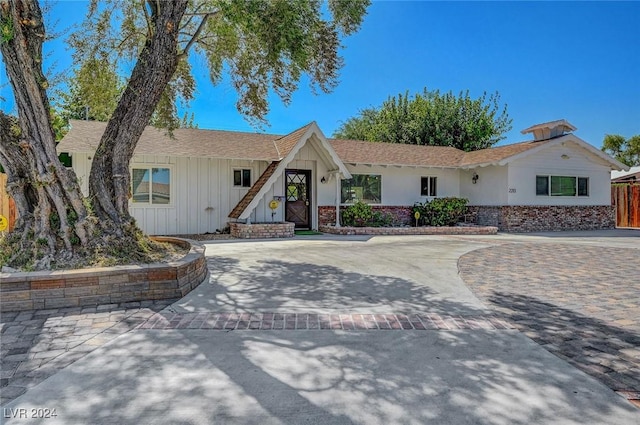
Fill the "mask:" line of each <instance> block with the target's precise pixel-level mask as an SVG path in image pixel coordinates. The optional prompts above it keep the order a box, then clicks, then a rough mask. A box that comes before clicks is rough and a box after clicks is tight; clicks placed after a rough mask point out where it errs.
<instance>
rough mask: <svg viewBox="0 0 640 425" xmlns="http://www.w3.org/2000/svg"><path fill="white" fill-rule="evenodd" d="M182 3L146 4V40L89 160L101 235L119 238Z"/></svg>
mask: <svg viewBox="0 0 640 425" xmlns="http://www.w3.org/2000/svg"><path fill="white" fill-rule="evenodd" d="M187 4H188V1H187V0H174V1H170V2H169V1H160V2H156V1H149V2H148V7H149V8H150V10H151V11H152V14H151V21H152V26H151V31H152V33H151V34H148V36H147V42H146V44H145V46H144V48H143V50H142V52H141V53H140V56H139V57H138V61H137V63H136V66H135V68H134V69H133V72H132V74H131V78H130V80H129V83H128V85H127V88H126V89H125V91H124V93H123V95H122V97H121V99H120V101H119V103H118V106H117V107H116V110H115V111H114V113H113V116H112V117H111V119H110V120H109V123H108V124H107V128H106V130H105V132H104V134H103V136H102V139H101V141H100V145H99V146H98V149H97V151H96V153H95V155H94V159H93V164H92V166H91V174H90V178H89V192H90V197H91V200H92V203H93V207H94V211H95V213H96V215H97V216H98V218H99V219H100V222H101V224H102V230H103V232H106V233H109V234H111V235H113V236H117V237H119V238H122V237H123V236H127V235H130V234H131V231H132V230H133V229H135V227H134V221H133V218H132V217H131V216H130V215H129V208H128V201H129V194H130V177H129V163H130V161H131V157H132V156H133V151H134V149H135V147H136V144H137V143H138V139H139V138H140V135H141V134H142V132H143V130H144V128H145V126H147V125H148V124H149V121H150V120H151V116H152V115H153V112H154V110H155V108H156V106H157V105H158V102H159V101H160V98H161V97H162V93H163V92H164V90H165V88H166V87H167V84H168V83H169V81H170V80H171V77H172V76H173V74H174V73H175V71H176V68H177V66H178V61H179V60H180V59H179V57H178V28H179V25H180V21H181V19H182V16H183V14H184V12H185V10H186V7H187Z"/></svg>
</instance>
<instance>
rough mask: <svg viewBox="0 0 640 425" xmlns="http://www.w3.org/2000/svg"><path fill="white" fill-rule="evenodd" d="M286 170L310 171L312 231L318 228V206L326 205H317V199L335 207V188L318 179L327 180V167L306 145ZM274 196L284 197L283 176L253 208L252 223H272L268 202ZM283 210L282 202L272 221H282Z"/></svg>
mask: <svg viewBox="0 0 640 425" xmlns="http://www.w3.org/2000/svg"><path fill="white" fill-rule="evenodd" d="M287 169H297V170H310V171H311V206H312V207H311V227H312V228H314V229H317V228H318V217H317V212H318V208H317V206H318V205H326V204H323V203H319V201H318V200H319V199H320V200H321V201H325V200H326V199H328V198H330V199H331V202H332V204H329V205H335V186H332V185H330V184H321V183H320V179H322V177H323V176H324V177H325V178H327V179H328V178H329V175H328V172H327V166H326V165H325V164H324V161H322V160H321V158H320V156H319V154H318V152H317V150H316V149H315V147H314V146H312V144H311V143H306V144H305V145H304V146H303V147H302V148H300V150H299V151H298V152H297V153H296V155H295V157H294V159H293V160H292V161H291V162H290V163H289V164H288V165H287ZM331 187H333V192H334V193H333V196H332V197H331V196H330V194H329V193H328V192H330V191H331ZM274 196H285V182H284V175H280V176H279V177H278V179H277V180H276V182H275V183H274V184H273V186H272V187H271V188H269V190H268V192H267V193H266V194H265V196H264V197H262V199H261V200H260V202H259V203H258V206H257V207H256V208H255V210H254V211H253V213H252V214H251V221H252V222H264V221H266V222H269V221H272V217H271V209H270V208H269V202H271V200H272V199H273V197H274ZM284 208H285V204H284V202H282V203H281V204H280V206H279V207H278V209H277V210H276V214H275V216H274V217H273V221H283V220H284Z"/></svg>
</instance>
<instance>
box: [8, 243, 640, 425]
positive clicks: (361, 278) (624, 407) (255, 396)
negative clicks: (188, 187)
mask: <svg viewBox="0 0 640 425" xmlns="http://www.w3.org/2000/svg"><path fill="white" fill-rule="evenodd" d="M534 238H535V237H534ZM531 240H534V239H531ZM545 240H546V239H545ZM632 240H633V238H632ZM635 240H638V239H635ZM510 242H513V240H511V239H508V238H504V237H501V236H498V237H496V238H493V239H492V238H486V237H485V238H459V237H378V238H372V239H366V238H318V239H308V238H307V239H301V238H296V239H295V240H290V241H270V242H227V243H215V244H210V245H208V247H207V257H208V261H209V266H210V270H211V276H210V279H209V281H208V282H205V283H203V284H202V285H201V286H200V287H199V288H197V290H195V291H194V292H192V293H191V294H189V295H188V296H187V297H185V298H183V299H182V300H180V301H178V302H177V303H175V304H173V305H171V306H169V307H168V308H166V309H165V310H163V311H162V312H161V313H160V314H156V315H154V316H152V317H151V318H150V319H149V320H147V321H146V322H145V323H143V324H142V325H141V326H140V327H138V328H137V329H136V330H133V331H130V332H127V333H125V334H123V335H121V336H118V337H116V338H115V339H113V340H111V341H110V342H108V343H107V344H105V345H103V346H101V347H100V348H98V349H97V350H95V351H93V352H91V353H90V354H88V355H86V356H84V357H83V358H81V359H79V360H78V361H76V362H75V363H73V364H72V365H70V366H68V367H66V368H64V369H62V370H61V371H59V372H58V373H56V374H55V375H53V376H51V377H50V378H48V379H46V380H45V381H44V382H42V383H40V384H39V385H37V386H35V387H33V388H32V389H30V390H29V391H28V392H27V393H26V394H24V395H22V396H20V397H18V398H17V399H15V400H14V401H12V402H11V403H9V404H7V405H6V406H4V411H3V413H4V415H3V416H5V418H4V420H5V421H6V423H21V424H22V423H46V424H53V423H60V424H73V423H78V424H80V423H82V424H84V423H98V424H102V423H104V424H107V423H118V424H123V423H124V424H128V423H131V424H144V423H150V424H151V423H153V424H157V423H166V424H176V423H178V424H180V423H184V424H200V423H202V424H207V423H243V424H244V423H256V424H257V423H260V424H263V423H278V424H280V423H287V424H299V423H318V424H327V423H330V424H332V423H336V424H338V423H340V424H347V423H361V424H377V423H379V424H389V423H416V424H418V423H419V424H422V423H434V424H557V423H562V424H585V423H591V424H602V423H616V424H639V423H640V410H638V409H636V408H634V407H633V406H632V405H631V404H630V403H628V402H627V401H626V400H624V399H623V398H622V397H620V396H618V395H616V394H615V393H614V392H613V391H612V390H611V389H609V388H607V387H606V386H605V385H603V384H602V383H600V382H598V381H597V380H596V379H594V378H592V377H590V376H589V375H587V374H585V373H584V372H582V371H580V370H578V369H576V368H575V367H573V366H571V365H570V364H569V363H567V362H566V361H564V360H562V359H560V358H558V357H556V356H554V355H552V354H550V353H549V352H548V351H546V350H544V349H543V348H542V347H540V346H539V345H538V344H536V343H535V342H533V341H532V340H531V339H530V338H528V337H527V336H525V335H524V334H523V333H521V332H518V331H516V330H514V329H509V328H510V326H509V324H508V323H506V324H505V323H504V322H503V321H501V320H500V318H499V317H497V316H496V312H495V311H494V310H492V309H491V306H490V305H488V304H485V302H483V301H481V300H480V299H479V298H477V297H476V296H475V295H474V294H473V292H472V291H471V290H469V288H468V287H467V286H466V285H465V284H464V282H463V281H462V279H461V278H460V276H459V275H458V267H457V262H458V259H459V258H460V257H461V256H463V255H464V254H467V253H469V255H471V254H473V252H472V251H474V250H476V249H483V248H489V251H488V252H490V249H493V248H491V247H492V246H496V247H497V249H499V248H501V247H504V246H507V245H505V244H507V243H510ZM565 242H566V241H565ZM567 243H573V242H567ZM463 258H464V257H463ZM472 287H473V286H472ZM276 322H281V324H278V325H277V326H280V325H281V326H282V330H273V329H274V328H276V325H275V324H276ZM252 323H253V325H252ZM288 323H289V325H287V324H288ZM323 323H328V326H324V327H323ZM225 329H226V331H225ZM231 329H233V330H231ZM242 329H246V330H242ZM385 329H390V330H385ZM394 329H396V330H394ZM47 408H48V409H56V414H57V416H56V417H53V418H47V419H29V420H25V419H20V418H13V419H12V418H11V415H12V414H16V415H17V414H21V413H22V412H24V413H25V414H26V415H27V416H29V414H30V413H31V412H35V413H36V414H38V413H39V411H38V410H37V409H47ZM21 409H24V410H21ZM31 409H36V410H35V411H33V410H31ZM7 414H8V415H9V417H6V416H7Z"/></svg>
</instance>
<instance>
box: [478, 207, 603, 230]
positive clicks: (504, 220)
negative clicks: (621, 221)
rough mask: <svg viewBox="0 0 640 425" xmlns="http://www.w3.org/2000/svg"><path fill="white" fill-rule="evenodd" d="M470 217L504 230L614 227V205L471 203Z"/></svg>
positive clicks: (479, 223)
mask: <svg viewBox="0 0 640 425" xmlns="http://www.w3.org/2000/svg"><path fill="white" fill-rule="evenodd" d="M468 211H469V215H470V216H471V221H472V222H474V223H476V224H478V225H484V226H497V227H498V228H499V229H500V230H501V231H504V232H543V231H561V230H600V229H613V228H615V209H614V207H613V206H610V205H592V206H555V205H554V206H524V205H513V206H469V207H468Z"/></svg>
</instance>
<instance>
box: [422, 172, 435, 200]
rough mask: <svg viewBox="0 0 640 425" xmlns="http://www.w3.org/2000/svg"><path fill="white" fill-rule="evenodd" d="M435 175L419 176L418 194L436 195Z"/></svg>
mask: <svg viewBox="0 0 640 425" xmlns="http://www.w3.org/2000/svg"><path fill="white" fill-rule="evenodd" d="M437 180H438V178H437V177H421V178H420V183H421V187H420V195H421V196H436V193H437V190H436V187H437V184H436V182H437Z"/></svg>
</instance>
